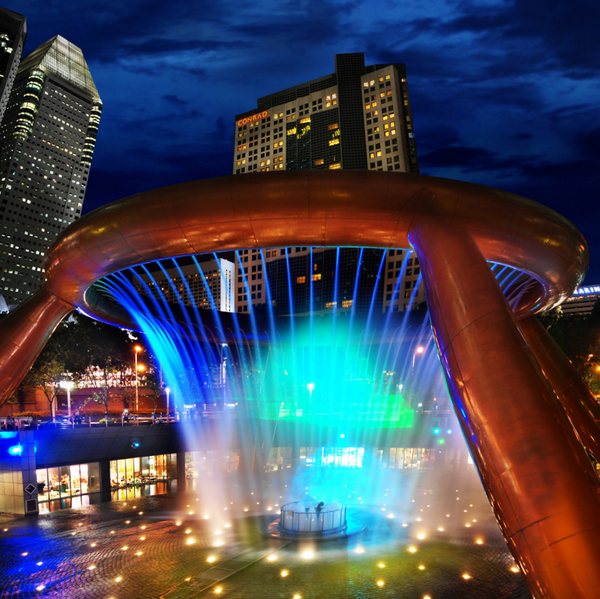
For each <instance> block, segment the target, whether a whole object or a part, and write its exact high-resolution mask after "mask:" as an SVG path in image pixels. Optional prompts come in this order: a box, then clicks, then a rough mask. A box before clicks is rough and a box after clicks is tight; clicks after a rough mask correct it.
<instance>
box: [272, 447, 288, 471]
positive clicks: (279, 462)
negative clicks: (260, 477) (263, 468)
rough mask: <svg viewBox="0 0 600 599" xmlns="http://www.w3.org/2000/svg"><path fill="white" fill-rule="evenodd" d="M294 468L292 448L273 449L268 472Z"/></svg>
mask: <svg viewBox="0 0 600 599" xmlns="http://www.w3.org/2000/svg"><path fill="white" fill-rule="evenodd" d="M291 467H292V448H291V447H273V448H272V449H271V452H270V453H269V460H268V462H267V471H269V472H275V471H276V470H285V469H286V468H291Z"/></svg>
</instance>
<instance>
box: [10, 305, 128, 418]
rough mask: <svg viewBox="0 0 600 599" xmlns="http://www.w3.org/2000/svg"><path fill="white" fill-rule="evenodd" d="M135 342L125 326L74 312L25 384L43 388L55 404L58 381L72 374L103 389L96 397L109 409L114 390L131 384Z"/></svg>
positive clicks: (57, 330) (51, 339)
mask: <svg viewBox="0 0 600 599" xmlns="http://www.w3.org/2000/svg"><path fill="white" fill-rule="evenodd" d="M135 341H136V340H135V337H132V336H131V335H130V333H129V332H128V331H126V330H124V329H119V328H118V327H114V326H112V325H107V324H105V323H102V322H99V321H97V320H92V319H91V318H88V317H87V316H83V315H81V314H76V313H71V315H70V316H69V317H68V318H66V319H65V320H63V322H61V324H60V325H59V326H58V327H57V329H56V331H55V332H54V333H53V335H52V336H51V337H50V339H49V341H48V343H47V344H46V346H45V347H44V349H43V350H42V352H41V353H40V355H39V357H38V359H37V360H36V362H35V363H34V365H33V366H32V368H31V370H30V371H29V373H28V374H27V376H26V378H25V380H24V382H23V383H22V385H21V386H22V387H23V388H27V389H30V388H32V387H35V386H39V387H40V388H42V389H43V391H44V394H45V395H46V397H47V398H48V401H49V402H50V407H52V403H53V402H54V401H55V399H56V394H57V392H58V383H59V382H60V380H61V379H62V378H64V377H65V376H66V375H67V373H70V376H71V377H72V378H73V379H74V380H75V381H76V382H77V383H78V384H79V385H82V384H85V385H88V386H91V387H98V388H99V390H98V391H97V392H96V393H95V394H94V396H93V397H92V400H93V401H95V402H97V403H101V404H103V405H104V407H105V411H106V412H108V402H109V400H110V397H111V389H113V388H115V387H126V386H127V385H128V384H131V381H128V380H127V376H126V372H127V370H128V369H131V363H132V360H133V358H132V356H133V351H132V347H133V344H134V343H135ZM80 407H81V406H80Z"/></svg>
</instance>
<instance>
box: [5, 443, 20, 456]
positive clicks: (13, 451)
mask: <svg viewBox="0 0 600 599" xmlns="http://www.w3.org/2000/svg"><path fill="white" fill-rule="evenodd" d="M8 453H9V454H10V455H21V454H22V453H23V446H22V445H20V444H19V445H13V446H12V447H9V448H8Z"/></svg>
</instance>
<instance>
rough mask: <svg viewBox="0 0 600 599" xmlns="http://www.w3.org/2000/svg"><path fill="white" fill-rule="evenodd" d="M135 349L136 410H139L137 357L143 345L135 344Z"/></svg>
mask: <svg viewBox="0 0 600 599" xmlns="http://www.w3.org/2000/svg"><path fill="white" fill-rule="evenodd" d="M133 349H134V351H135V411H136V412H137V411H138V407H139V391H138V383H139V380H138V361H137V357H138V353H139V352H141V351H142V347H141V346H140V345H135V346H134V348H133Z"/></svg>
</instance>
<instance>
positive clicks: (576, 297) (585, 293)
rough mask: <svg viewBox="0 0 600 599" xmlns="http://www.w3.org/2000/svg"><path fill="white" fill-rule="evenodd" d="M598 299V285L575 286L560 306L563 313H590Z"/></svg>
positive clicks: (599, 286) (599, 295)
mask: <svg viewBox="0 0 600 599" xmlns="http://www.w3.org/2000/svg"><path fill="white" fill-rule="evenodd" d="M599 299H600V285H589V286H585V287H577V289H575V291H574V292H573V295H572V296H571V297H570V298H569V299H567V300H566V301H565V302H563V303H562V304H561V306H560V308H561V310H562V313H563V314H591V313H592V310H593V309H594V306H595V305H596V302H597V301H598V300H599Z"/></svg>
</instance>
